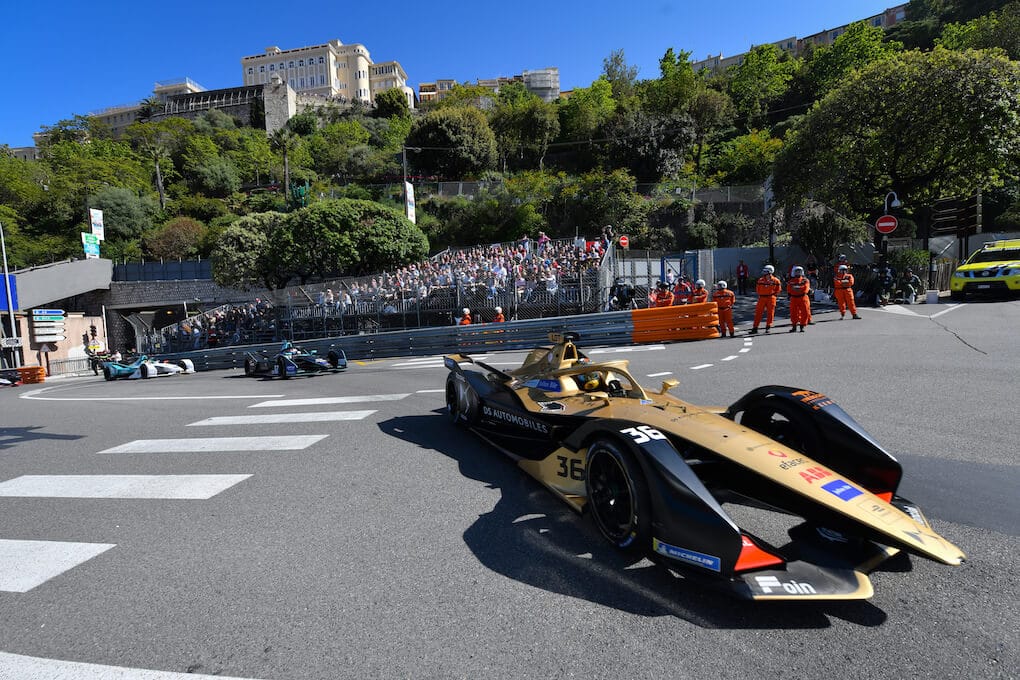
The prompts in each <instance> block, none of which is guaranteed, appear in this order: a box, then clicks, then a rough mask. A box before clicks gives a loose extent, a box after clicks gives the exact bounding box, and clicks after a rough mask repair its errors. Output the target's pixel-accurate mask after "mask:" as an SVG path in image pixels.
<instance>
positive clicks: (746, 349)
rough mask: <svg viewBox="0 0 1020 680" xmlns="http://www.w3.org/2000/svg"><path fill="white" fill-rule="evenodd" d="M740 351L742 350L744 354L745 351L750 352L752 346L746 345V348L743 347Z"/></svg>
mask: <svg viewBox="0 0 1020 680" xmlns="http://www.w3.org/2000/svg"><path fill="white" fill-rule="evenodd" d="M738 351H739V352H740V353H741V354H743V353H744V352H750V351H751V348H750V347H745V348H743V349H741V350H738Z"/></svg>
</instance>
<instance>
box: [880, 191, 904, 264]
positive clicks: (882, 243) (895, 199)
mask: <svg viewBox="0 0 1020 680" xmlns="http://www.w3.org/2000/svg"><path fill="white" fill-rule="evenodd" d="M890 198H892V203H890V202H889V199H890ZM901 205H903V204H902V203H901V202H900V197H899V196H897V195H896V192H895V191H890V192H889V193H887V194H886V195H885V208H884V210H885V212H884V213H883V214H885V215H888V214H889V208H894V209H895V208H899V207H900V206H901ZM875 232H876V233H877V234H878V254H879V260H880V261H881V262H884V261H885V255H886V238H885V234H883V233H881V232H879V231H878V230H877V229H876V230H875Z"/></svg>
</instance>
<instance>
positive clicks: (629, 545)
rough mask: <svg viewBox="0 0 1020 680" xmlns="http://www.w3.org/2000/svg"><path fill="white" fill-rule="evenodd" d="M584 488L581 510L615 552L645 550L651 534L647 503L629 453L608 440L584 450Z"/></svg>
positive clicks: (641, 478) (642, 480) (640, 475)
mask: <svg viewBox="0 0 1020 680" xmlns="http://www.w3.org/2000/svg"><path fill="white" fill-rule="evenodd" d="M584 486H585V489H586V491H587V495H588V502H587V504H586V506H585V508H586V509H587V510H588V512H589V513H590V514H591V516H592V519H593V520H594V521H595V526H596V528H597V529H598V530H599V533H601V534H602V535H603V536H604V537H605V539H606V540H607V541H609V542H610V543H612V544H613V545H614V546H615V547H616V548H618V549H619V550H624V551H627V552H641V551H644V550H646V549H647V548H648V546H649V541H650V540H651V530H652V514H651V510H652V506H651V499H650V497H649V494H648V486H647V484H646V483H645V477H644V474H643V473H642V472H641V467H640V466H639V465H638V463H637V461H635V460H634V457H633V456H632V455H631V453H630V452H629V451H627V450H625V449H624V448H623V446H621V445H620V444H619V443H618V442H616V441H614V440H612V439H598V440H596V441H595V442H593V443H592V445H591V446H590V447H588V461H587V463H586V467H585V480H584Z"/></svg>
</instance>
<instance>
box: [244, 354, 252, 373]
mask: <svg viewBox="0 0 1020 680" xmlns="http://www.w3.org/2000/svg"><path fill="white" fill-rule="evenodd" d="M244 374H245V375H246V376H248V377H251V376H253V375H255V360H254V359H252V358H251V357H245V358H244Z"/></svg>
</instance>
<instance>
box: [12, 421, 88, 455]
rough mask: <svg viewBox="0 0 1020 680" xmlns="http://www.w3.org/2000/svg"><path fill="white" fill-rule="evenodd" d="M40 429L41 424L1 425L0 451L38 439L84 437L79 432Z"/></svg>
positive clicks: (62, 439) (68, 439)
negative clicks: (49, 432)
mask: <svg viewBox="0 0 1020 680" xmlns="http://www.w3.org/2000/svg"><path fill="white" fill-rule="evenodd" d="M40 429H42V426H41V425H37V426H35V427H0V451H2V450H4V449H10V448H14V447H15V446H17V445H18V444H22V443H24V442H28V441H34V440H38V439H54V440H61V441H70V440H73V439H81V438H82V435H79V434H48V433H46V432H37V431H36V430H40Z"/></svg>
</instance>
